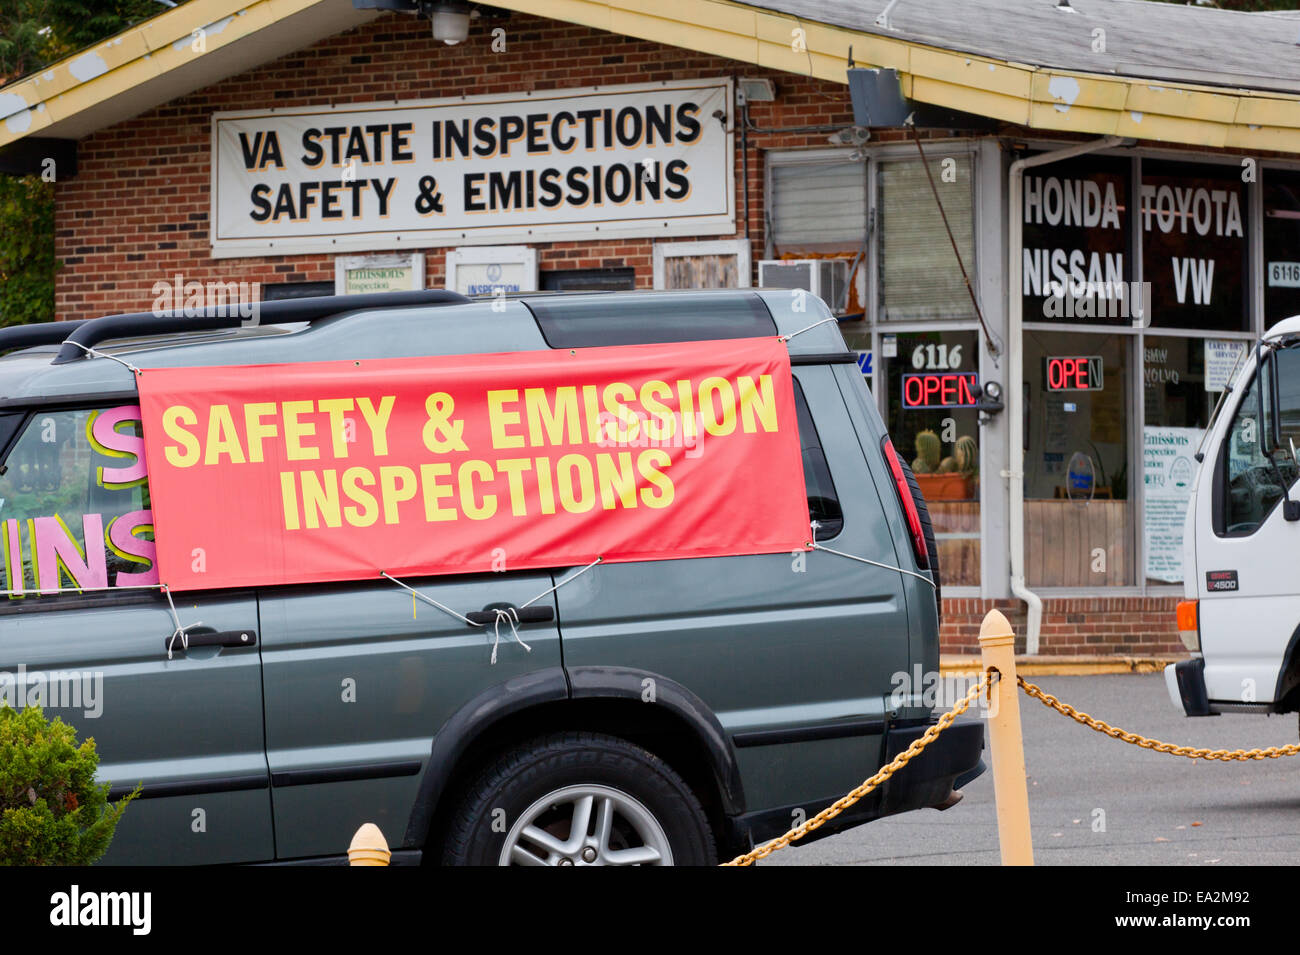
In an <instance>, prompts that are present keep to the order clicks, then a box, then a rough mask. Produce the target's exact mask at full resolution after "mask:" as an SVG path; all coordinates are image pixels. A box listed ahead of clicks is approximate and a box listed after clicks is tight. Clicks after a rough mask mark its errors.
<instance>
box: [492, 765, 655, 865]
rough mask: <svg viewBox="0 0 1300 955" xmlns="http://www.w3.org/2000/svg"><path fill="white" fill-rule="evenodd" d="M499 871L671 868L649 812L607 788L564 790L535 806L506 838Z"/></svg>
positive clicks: (591, 786)
mask: <svg viewBox="0 0 1300 955" xmlns="http://www.w3.org/2000/svg"><path fill="white" fill-rule="evenodd" d="M498 864H499V865H534V866H536V865H542V866H546V865H550V866H568V865H672V864H673V854H672V848H671V847H670V846H669V844H668V834H667V833H666V832H664V828H663V826H662V825H660V824H659V821H658V820H657V819H655V817H654V815H653V814H652V813H651V812H650V810H648V809H646V807H645V806H644V805H642V803H641V802H639V801H638V800H637V799H635V798H633V797H632V796H629V795H628V794H627V793H625V792H623V791H621V790H618V789H614V788H612V787H609V786H600V785H595V784H580V785H575V786H565V787H564V788H562V789H557V790H555V791H554V792H550V793H547V794H546V795H545V796H543V797H542V798H540V799H538V800H536V801H534V802H533V803H532V805H530V806H529V807H528V808H527V809H525V810H524V811H523V813H522V814H520V816H519V819H518V820H517V821H516V822H515V824H514V826H512V827H511V829H510V831H509V832H508V833H506V839H505V844H504V845H503V846H502V848H501V855H500V858H499V859H498Z"/></svg>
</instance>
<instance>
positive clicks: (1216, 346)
mask: <svg viewBox="0 0 1300 955" xmlns="http://www.w3.org/2000/svg"><path fill="white" fill-rule="evenodd" d="M1248 347H1249V343H1248V342H1244V341H1237V340H1235V339H1231V338H1227V339H1224V338H1207V339H1206V340H1205V390H1206V391H1222V390H1223V389H1224V388H1226V387H1227V386H1228V385H1230V384H1232V373H1233V372H1234V371H1235V370H1236V368H1237V362H1238V361H1239V360H1240V359H1241V356H1242V355H1244V354H1245V353H1246V349H1247V348H1248Z"/></svg>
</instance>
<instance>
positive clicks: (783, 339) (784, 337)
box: [776, 317, 839, 342]
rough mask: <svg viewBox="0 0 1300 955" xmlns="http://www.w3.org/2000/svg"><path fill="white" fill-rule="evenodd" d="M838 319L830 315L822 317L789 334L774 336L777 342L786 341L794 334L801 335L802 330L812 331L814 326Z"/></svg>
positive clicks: (827, 323)
mask: <svg viewBox="0 0 1300 955" xmlns="http://www.w3.org/2000/svg"><path fill="white" fill-rule="evenodd" d="M838 321H839V319H838V318H834V317H831V318H823V319H822V320H821V321H820V322H813V323H812V324H811V325H809V326H808V327H807V328H801V329H799V330H798V331H797V332H791V333H790V334H789V335H777V336H776V340H777V341H779V342H788V341H789V340H790V339H792V338H794V336H796V335H802V334H803V333H804V332H810V331H812V330H813V329H814V328H817V327H818V326H821V325H829V324H830V323H831V322H838Z"/></svg>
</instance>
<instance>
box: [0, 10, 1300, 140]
mask: <svg viewBox="0 0 1300 955" xmlns="http://www.w3.org/2000/svg"><path fill="white" fill-rule="evenodd" d="M320 2H324V0H190V2H189V3H187V4H185V5H184V6H181V7H177V8H175V9H173V10H169V11H167V12H166V13H163V14H161V15H159V16H157V17H154V18H153V19H151V20H148V21H146V22H145V23H143V24H140V25H139V26H137V27H134V28H132V29H131V30H127V31H124V32H123V33H122V34H119V35H118V36H117V37H114V38H112V39H110V40H108V41H105V43H103V44H100V45H99V46H97V47H96V48H95V52H96V53H98V55H100V56H101V57H102V58H103V59H104V62H105V64H106V66H107V67H108V69H107V70H106V71H105V72H103V73H102V74H101V75H98V76H96V77H94V78H92V79H88V80H85V81H79V80H76V78H75V76H74V75H73V74H72V73H71V72H70V71H69V66H70V64H71V63H72V62H73V61H74V60H76V59H77V57H69V58H68V59H66V60H63V61H61V62H59V63H57V64H54V65H53V66H52V67H51V68H50V70H48V71H45V72H44V73H42V74H39V75H37V76H33V77H30V78H28V79H27V80H24V81H22V82H20V83H17V84H14V85H13V86H10V87H6V88H5V89H3V90H0V103H3V101H4V99H5V97H6V96H7V95H9V94H13V95H17V96H19V97H20V98H21V99H22V101H23V102H25V103H26V104H27V105H28V107H29V109H30V110H31V111H30V113H28V114H26V115H25V116H24V119H26V120H27V121H28V124H27V126H26V127H25V128H23V129H21V130H18V129H15V128H10V125H9V124H8V123H6V122H5V121H4V120H3V119H0V146H3V145H5V144H7V143H9V142H13V141H14V140H16V139H20V138H22V137H23V136H27V135H31V134H34V133H38V132H39V131H40V130H42V129H44V128H45V127H47V126H49V125H51V124H52V123H54V122H57V121H58V120H59V119H63V118H67V117H70V116H73V115H76V114H77V113H78V112H80V111H82V110H84V109H88V108H90V107H92V106H94V105H96V104H98V103H101V102H103V101H104V100H105V99H107V98H109V97H111V96H113V95H117V94H119V93H121V92H123V91H125V90H128V89H130V88H132V86H134V85H135V84H137V83H140V82H143V81H144V80H147V79H150V78H154V77H157V76H161V75H163V74H165V73H166V72H168V71H169V70H172V69H175V68H176V67H177V66H180V65H182V64H183V63H184V62H186V61H187V58H188V57H190V56H193V55H201V54H193V53H192V52H188V51H189V47H188V45H186V44H179V45H180V46H181V47H182V48H181V49H177V48H176V47H175V46H173V44H178V41H179V40H180V39H181V38H184V37H188V36H190V34H191V32H192V31H193V30H194V29H196V28H198V27H201V26H207V25H208V24H211V23H214V22H219V21H221V20H222V19H224V18H226V17H232V16H233V17H234V18H235V20H234V21H232V22H231V23H229V24H227V25H226V27H225V29H223V30H222V31H221V32H220V33H219V34H215V35H212V36H210V37H209V38H208V50H210V51H211V50H216V49H220V48H221V47H223V46H225V45H226V44H227V43H230V42H233V41H234V40H237V39H241V38H243V37H246V36H248V35H250V34H251V33H254V32H256V31H257V30H259V29H261V28H263V27H265V26H268V25H270V24H272V23H275V22H277V21H279V20H281V19H283V18H285V17H288V16H290V15H292V14H294V13H298V12H300V11H302V10H305V9H308V8H310V7H312V6H314V5H315V4H317V3H320ZM494 5H495V6H499V7H503V8H506V9H509V10H514V11H517V12H520V13H526V14H534V15H537V16H540V17H544V18H547V19H551V20H557V21H561V22H567V23H574V24H579V25H583V26H588V27H592V28H594V29H598V30H605V31H608V32H613V33H619V34H622V35H625V36H632V37H636V38H638V39H643V40H647V41H650V42H655V43H661V44H664V45H667V46H675V47H678V48H682V49H688V50H695V51H698V52H701V53H707V54H711V55H714V56H720V57H726V58H728V59H732V60H736V61H739V62H742V63H751V64H754V65H755V66H757V67H763V68H767V69H773V70H780V71H782V72H787V73H793V74H797V75H804V76H811V77H814V78H817V79H821V80H827V81H830V82H835V83H841V84H843V83H846V82H847V77H846V75H845V69H846V67H847V65H848V55H849V48H850V46H851V47H852V49H853V56H854V59H855V61H856V62H857V63H858V64H859V65H862V66H881V67H889V68H893V69H897V70H899V72H900V74H901V78H902V82H903V90H904V94H905V95H907V96H909V97H911V98H912V99H915V100H916V101H918V102H922V103H929V104H933V105H937V106H943V107H946V108H949V109H956V110H962V111H965V112H970V113H976V114H978V115H983V116H988V117H991V118H993V119H997V120H1001V121H1004V122H1008V123H1014V124H1018V125H1026V126H1031V127H1033V128H1040V129H1046V130H1059V131H1062V132H1073V133H1082V134H1092V135H1111V134H1116V135H1123V136H1133V137H1137V138H1141V139H1147V140H1158V141H1163V142H1170V143H1180V144H1188V145H1199V146H1217V147H1221V148H1229V149H1241V150H1250V149H1268V150H1280V151H1285V152H1300V95H1297V94H1290V93H1270V92H1266V91H1259V90H1231V89H1223V88H1217V87H1206V86H1195V85H1189V84H1172V83H1168V82H1165V83H1161V82H1155V81H1151V80H1147V79H1139V78H1135V77H1115V76H1108V75H1098V74H1087V73H1080V72H1075V71H1071V70H1058V69H1044V68H1038V67H1033V66H1028V65H1025V64H1020V63H1012V62H1006V61H1002V60H998V59H995V58H991V57H986V56H978V55H973V54H965V53H960V52H957V51H953V50H945V49H940V48H936V47H933V46H928V45H925V44H922V43H918V42H913V41H907V40H903V39H895V38H892V37H884V36H877V35H874V34H868V33H859V32H855V31H853V30H849V29H845V28H841V27H836V26H830V25H827V24H822V23H816V22H813V21H808V20H799V19H797V18H796V17H794V16H793V15H785V14H780V13H776V12H773V11H769V10H760V9H758V8H755V7H750V6H746V5H744V4H742V3H737V2H733V0H494ZM241 14H242V15H241ZM795 30H802V34H801V35H799V36H798V37H796V34H795V33H794V32H793V31H795ZM796 38H798V39H800V40H801V41H802V46H799V45H798V44H796V43H795V42H794V41H795V40H796ZM47 75H50V78H49V79H46V76H47ZM10 105H11V106H12V101H10ZM18 125H19V126H21V125H22V124H21V123H19V124H18Z"/></svg>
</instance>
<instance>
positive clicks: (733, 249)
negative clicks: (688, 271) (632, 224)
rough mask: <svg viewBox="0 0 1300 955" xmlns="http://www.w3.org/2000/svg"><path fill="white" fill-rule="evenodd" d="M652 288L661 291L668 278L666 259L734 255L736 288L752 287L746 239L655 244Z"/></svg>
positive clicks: (750, 265)
mask: <svg viewBox="0 0 1300 955" xmlns="http://www.w3.org/2000/svg"><path fill="white" fill-rule="evenodd" d="M653 251H654V287H655V288H657V289H662V288H664V287H665V285H664V282H665V281H666V280H667V277H668V269H667V261H668V259H686V258H691V257H694V256H700V255H734V256H735V257H736V273H737V276H738V277H739V279H740V284H739V285H738V286H737V288H752V287H753V277H752V273H753V263H752V262H751V261H750V250H749V240H748V239H714V240H711V241H706V242H656V243H655V244H654V250H653Z"/></svg>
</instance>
